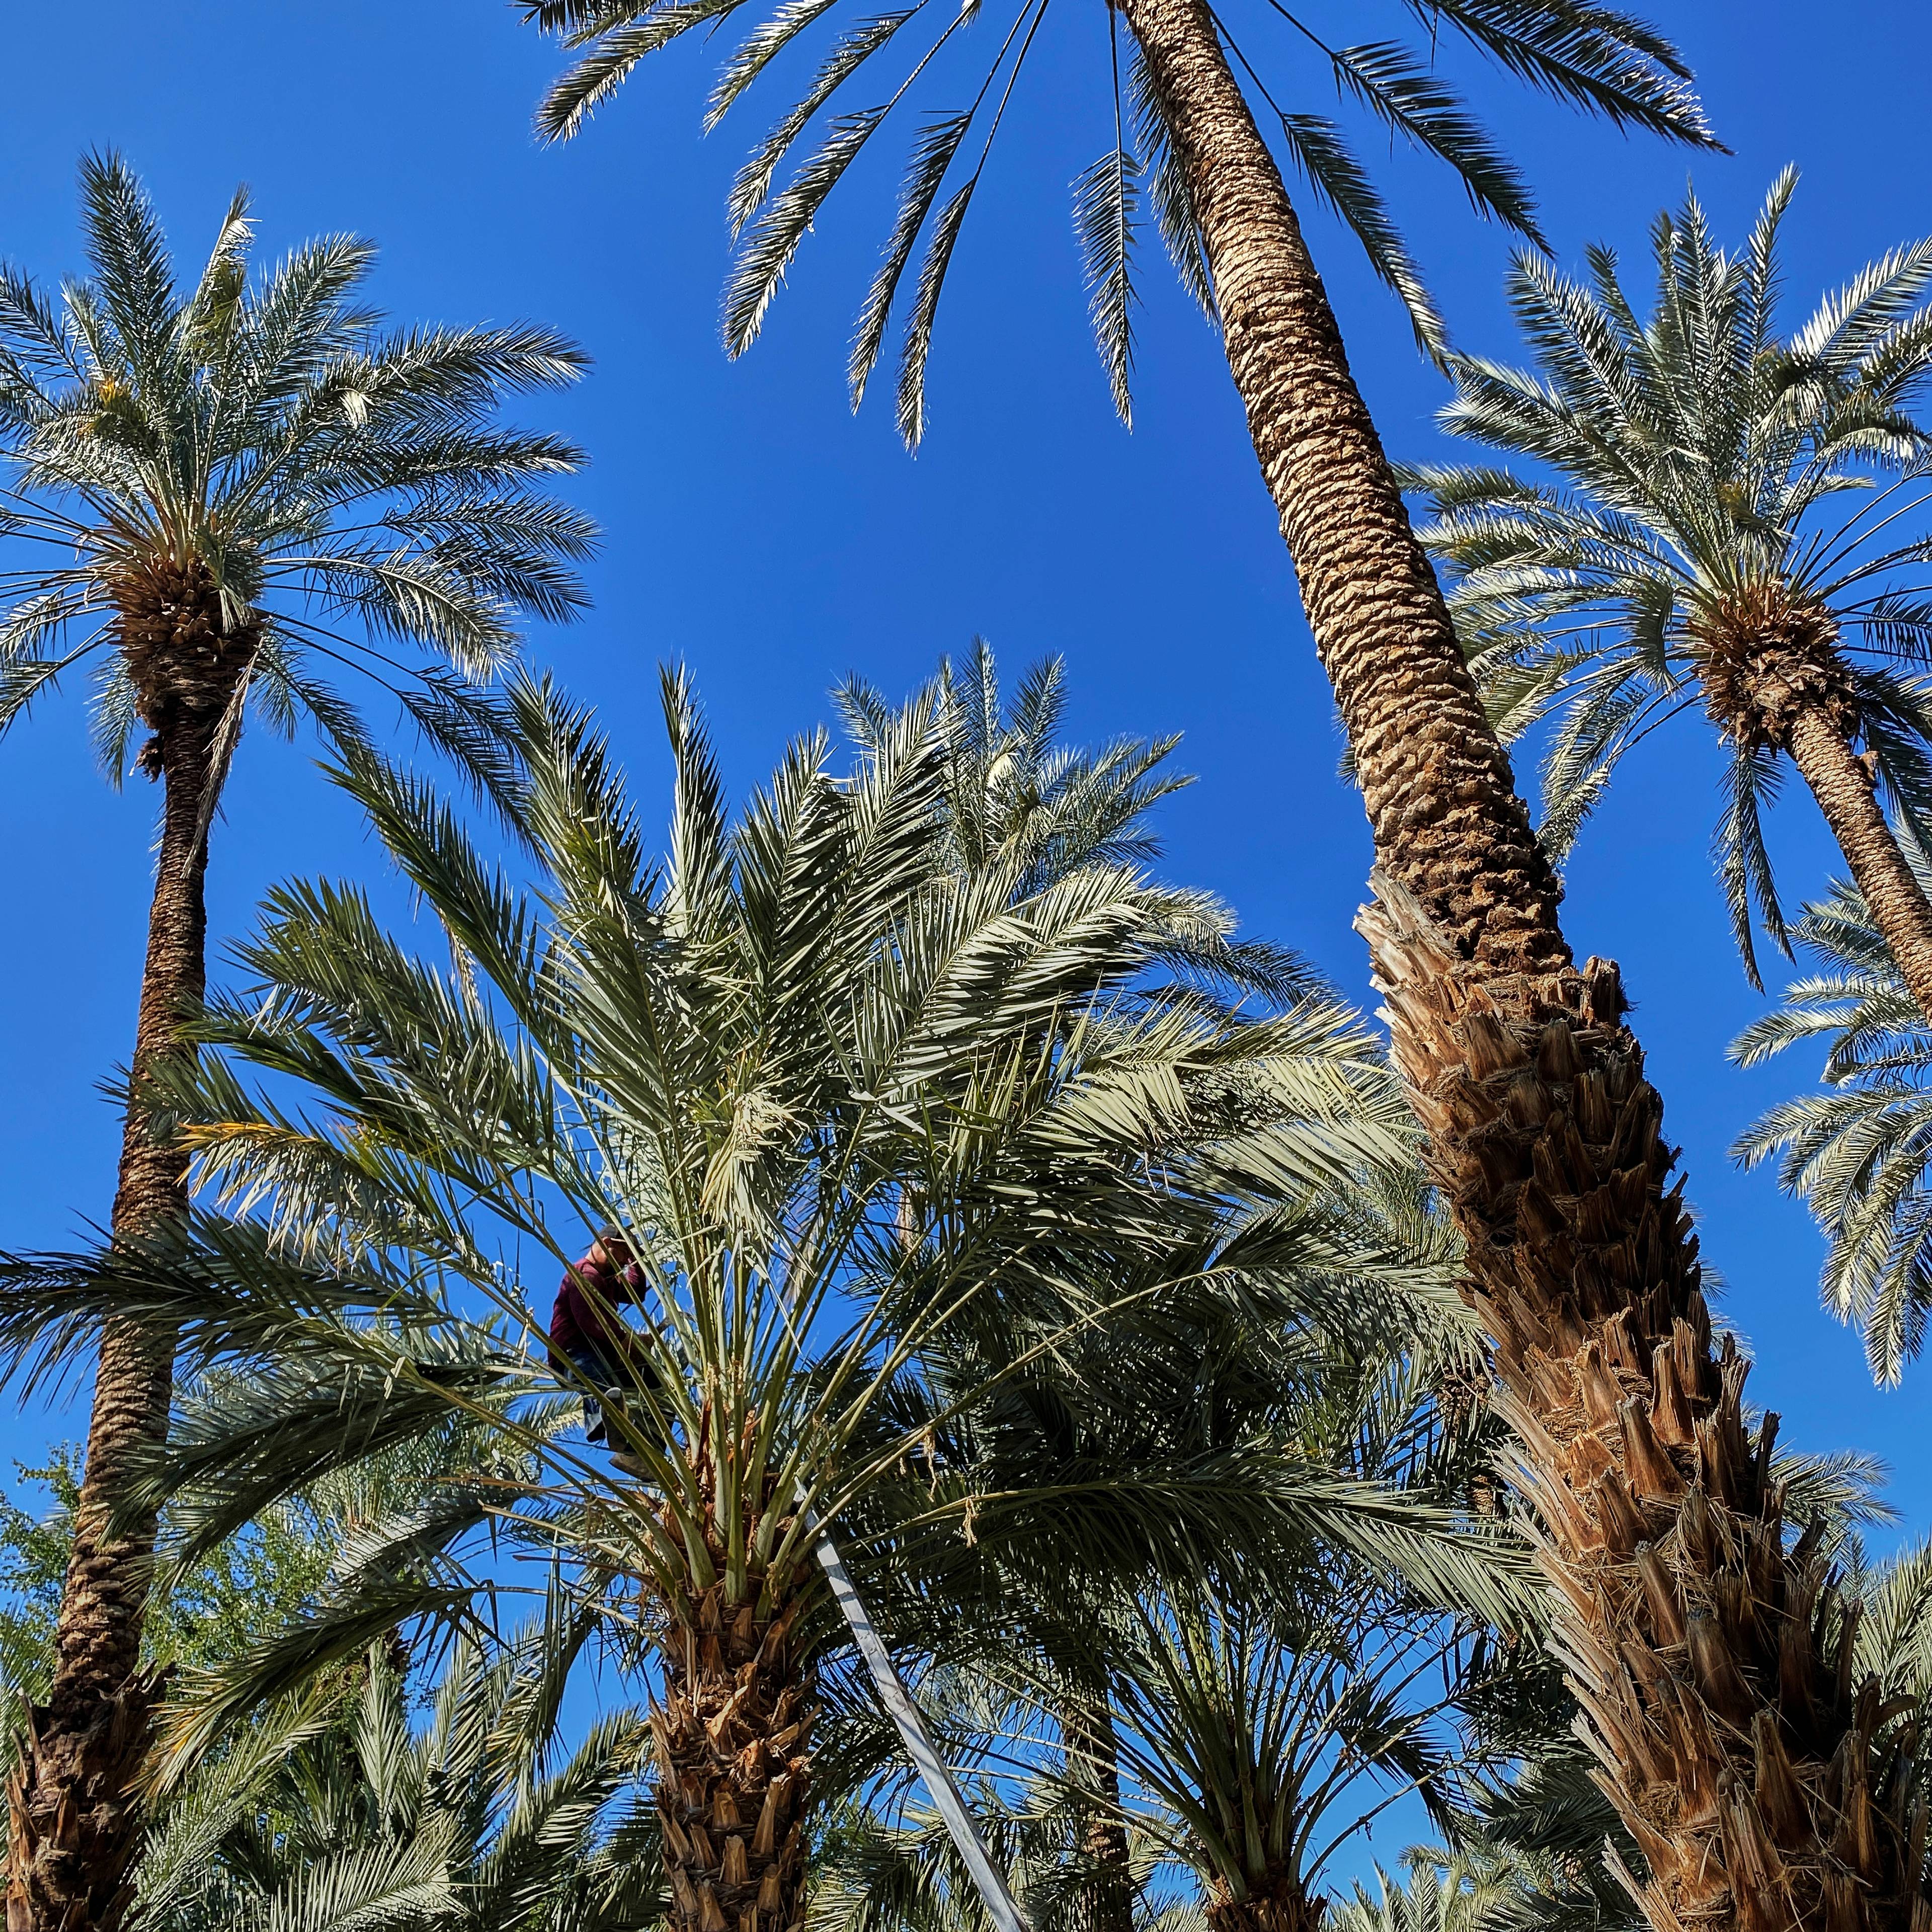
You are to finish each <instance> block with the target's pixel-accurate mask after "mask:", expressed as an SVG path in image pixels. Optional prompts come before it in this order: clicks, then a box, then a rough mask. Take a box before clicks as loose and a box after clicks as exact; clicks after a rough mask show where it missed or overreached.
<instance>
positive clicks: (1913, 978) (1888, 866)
mask: <svg viewBox="0 0 1932 1932" xmlns="http://www.w3.org/2000/svg"><path fill="white" fill-rule="evenodd" d="M1791 761H1792V763H1793V764H1795V765H1796V766H1797V767H1798V769H1799V772H1800V773H1801V774H1802V776H1803V778H1804V780H1805V783H1806V784H1808V785H1809V786H1810V787H1811V796H1813V797H1814V798H1815V799H1817V801H1818V809H1819V810H1820V811H1821V812H1822V813H1823V814H1824V818H1825V823H1826V825H1827V826H1829V827H1830V828H1831V832H1832V837H1833V838H1835V839H1836V840H1837V841H1838V850H1840V851H1841V852H1842V853H1843V854H1844V855H1845V862H1846V865H1849V866H1850V868H1852V877H1853V879H1855V880H1856V881H1857V882H1858V890H1859V891H1860V892H1861V893H1863V894H1864V901H1865V904H1866V907H1867V909H1868V910H1870V913H1871V916H1872V921H1873V924H1874V925H1876V926H1877V928H1878V929H1879V932H1880V934H1881V935H1882V936H1883V938H1884V940H1885V947H1886V950H1888V952H1890V953H1891V956H1892V959H1893V961H1894V963H1895V964H1896V965H1897V968H1898V970H1899V972H1900V974H1901V975H1902V976H1903V978H1904V980H1905V983H1906V986H1907V987H1908V988H1909V989H1910V991H1911V994H1912V998H1913V999H1915V1001H1918V1009H1919V1011H1920V1012H1921V1013H1924V1016H1925V1017H1926V1018H1927V1020H1932V904H1928V903H1927V900H1926V897H1925V892H1924V888H1923V887H1922V886H1921V885H1920V884H1919V883H1918V878H1917V877H1916V876H1915V874H1914V873H1913V871H1912V868H1911V866H1910V865H1908V864H1907V863H1906V858H1905V854H1904V853H1903V852H1902V851H1900V850H1899V845H1898V840H1897V836H1896V835H1894V832H1893V831H1892V829H1891V826H1889V825H1888V823H1886V822H1885V813H1884V811H1883V810H1882V808H1880V806H1879V802H1878V791H1877V787H1876V785H1875V784H1873V779H1872V774H1871V772H1870V770H1869V769H1867V766H1866V765H1865V763H1864V760H1863V759H1862V758H1861V757H1858V754H1856V753H1855V751H1853V750H1852V747H1851V742H1850V740H1849V739H1848V738H1847V737H1846V734H1845V732H1844V730H1843V727H1841V725H1840V724H1839V723H1838V720H1837V719H1836V718H1834V717H1833V716H1832V715H1831V714H1830V713H1829V712H1823V711H1809V710H1808V711H1805V712H1800V713H1799V715H1798V716H1797V717H1796V718H1793V720H1792V724H1791Z"/></svg>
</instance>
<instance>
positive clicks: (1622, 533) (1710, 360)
mask: <svg viewBox="0 0 1932 1932" xmlns="http://www.w3.org/2000/svg"><path fill="white" fill-rule="evenodd" d="M1796 184H1797V177H1796V175H1795V174H1794V173H1793V172H1791V171H1790V170H1789V169H1787V171H1786V172H1784V174H1782V175H1780V176H1779V178H1778V180H1777V181H1776V182H1775V184H1773V186H1772V190H1771V193H1770V195H1769V197H1768V199H1766V202H1765V204H1764V207H1763V211H1762V212H1761V213H1760V215H1759V217H1758V219H1757V225H1756V226H1755V227H1754V229H1753V230H1752V233H1751V239H1750V240H1749V242H1748V243H1747V244H1746V245H1745V248H1744V249H1743V250H1742V252H1740V253H1739V254H1736V255H1731V254H1727V253H1726V252H1725V251H1724V250H1723V249H1721V248H1719V247H1718V244H1717V242H1716V239H1715V237H1714V236H1712V233H1711V229H1710V225H1709V222H1708V221H1707V220H1706V217H1705V214H1704V211H1703V208H1701V207H1700V205H1698V202H1697V198H1696V197H1695V196H1691V197H1690V198H1688V199H1687V200H1686V201H1685V205H1684V207H1683V209H1682V212H1681V213H1679V214H1676V215H1674V216H1673V215H1661V216H1660V217H1658V220H1657V222H1656V223H1655V226H1654V228H1653V229H1652V248H1653V250H1654V252H1655V257H1656V270H1657V295H1656V299H1655V302H1654V304H1653V306H1652V309H1651V311H1650V314H1649V317H1647V318H1645V319H1643V320H1640V319H1639V318H1638V317H1637V313H1636V311H1635V309H1634V307H1633V305H1632V304H1631V301H1630V299H1629V298H1628V296H1626V294H1625V292H1624V290H1623V287H1622V284H1621V283H1620V282H1619V279H1618V274H1617V266H1616V262H1615V260H1613V257H1611V256H1610V254H1609V252H1608V251H1606V250H1603V249H1598V250H1595V251H1592V255H1591V258H1590V260H1591V272H1590V278H1589V281H1588V282H1587V283H1585V282H1582V281H1575V280H1573V279H1571V278H1569V277H1568V276H1565V275H1560V274H1559V273H1558V272H1557V271H1556V270H1555V269H1553V268H1552V267H1551V266H1550V264H1549V263H1547V262H1544V261H1542V260H1538V259H1536V258H1535V257H1531V256H1528V255H1523V256H1520V257H1518V259H1517V263H1516V266H1515V269H1514V272H1512V274H1511V278H1510V299H1511V306H1512V307H1513V308H1514V311H1515V313H1516V315H1517V320H1518V322H1519V323H1520V326H1521V327H1522V329H1523V333H1524V335H1525V336H1526V338H1527V339H1528V341H1529V344H1530V346H1531V348H1532V351H1533V352H1534V358H1535V360H1534V363H1533V366H1532V367H1531V368H1528V369H1516V368H1508V367H1505V366H1504V365H1501V364H1499V363H1496V362H1487V361H1484V360H1481V359H1477V358H1474V357H1465V356H1457V357H1454V358H1452V359H1451V364H1450V367H1451V371H1452V373H1453V374H1454V379H1455V383H1456V395H1455V398H1454V401H1452V402H1451V403H1450V404H1448V406H1447V407H1446V408H1445V410H1444V411H1443V412H1442V422H1443V424H1444V425H1445V427H1446V428H1448V429H1450V430H1451V431H1454V432H1455V433H1456V434H1458V435H1460V436H1463V437H1468V438H1469V440H1471V441H1472V442H1475V443H1480V444H1481V445H1483V446H1484V447H1486V448H1487V449H1492V450H1495V451H1497V452H1501V454H1502V455H1503V456H1505V458H1525V459H1527V460H1530V461H1531V462H1533V463H1537V464H1538V465H1541V466H1544V467H1546V468H1547V469H1548V470H1550V471H1552V472H1554V475H1555V481H1553V482H1543V481H1538V480H1535V479H1532V478H1523V477H1520V476H1518V475H1516V474H1515V473H1514V472H1511V471H1509V470H1507V469H1495V468H1487V467H1486V468H1470V467H1463V466H1454V467H1444V468H1436V469H1426V470H1421V471H1418V472H1416V475H1415V480H1416V481H1417V483H1418V485H1419V487H1421V490H1422V491H1423V492H1424V494H1425V495H1426V496H1427V500H1428V501H1429V503H1430V508H1431V509H1432V511H1433V521H1432V522H1431V523H1430V524H1429V525H1428V526H1427V527H1426V528H1425V529H1424V530H1423V532H1422V537H1423V541H1424V542H1425V543H1426V544H1428V545H1429V547H1430V549H1431V550H1433V552H1434V553H1435V554H1436V556H1437V557H1438V558H1439V559H1442V561H1443V562H1446V563H1447V564H1448V565H1450V566H1451V569H1452V571H1454V581H1453V583H1452V584H1451V589H1450V593H1449V598H1450V605H1451V609H1452V610H1454V612H1455V613H1456V614H1457V616H1458V618H1459V619H1460V620H1461V621H1462V622H1463V625H1464V627H1465V631H1466V640H1467V644H1468V647H1469V649H1470V650H1471V652H1472V653H1473V655H1474V661H1475V671H1476V678H1477V682H1478V684H1479V685H1481V687H1482V688H1483V689H1484V693H1485V694H1486V695H1487V697H1488V698H1489V700H1490V705H1491V707H1492V709H1493V711H1494V712H1496V715H1497V718H1498V721H1499V724H1500V726H1501V727H1502V731H1503V733H1504V735H1505V737H1506V738H1514V737H1516V736H1519V735H1520V734H1521V733H1523V732H1525V731H1526V730H1529V729H1530V728H1531V727H1532V726H1534V725H1535V724H1537V723H1538V722H1539V721H1541V719H1543V718H1545V717H1547V716H1548V715H1550V714H1551V713H1552V712H1556V713H1557V714H1559V719H1560V721H1559V724H1558V726H1557V728H1556V730H1555V732H1554V733H1553V736H1552V738H1551V740H1550V748H1549V751H1548V752H1547V755H1546V757H1545V759H1544V772H1543V790H1544V826H1543V836H1544V842H1545V844H1547V845H1549V846H1550V847H1551V848H1552V850H1555V851H1558V852H1561V851H1562V850H1563V849H1565V847H1567V846H1568V844H1569V843H1570V841H1571V840H1572V839H1573V838H1574V837H1575V835H1576V833H1577V829H1578V827H1579V826H1580V825H1581V824H1582V823H1583V820H1584V819H1585V817H1587V815H1588V814H1589V812H1590V811H1592V808H1594V807H1595V805H1596V803H1597V802H1598V799H1600V798H1601V796H1603V794H1604V790H1605V788H1606V787H1607V786H1608V784H1610V779H1611V777H1612V775H1613V773H1614V772H1615V771H1616V767H1617V766H1618V764H1619V761H1620V760H1622V757H1623V756H1624V754H1625V753H1626V752H1627V751H1629V750H1630V749H1631V747H1632V746H1634V745H1637V744H1639V743H1641V742H1643V740H1644V739H1646V738H1647V737H1649V736H1650V735H1651V733H1652V732H1653V731H1655V730H1657V729H1658V727H1661V726H1662V725H1664V724H1667V722H1669V721H1670V720H1671V719H1672V718H1676V717H1679V716H1680V715H1683V714H1685V713H1686V712H1690V711H1692V710H1693V709H1702V711H1703V713H1704V715H1705V717H1706V719H1708V721H1709V722H1710V723H1711V724H1712V725H1714V726H1715V727H1716V729H1717V731H1718V735H1719V736H1720V737H1721V739H1722V740H1723V741H1724V744H1725V745H1726V747H1727V749H1728V751H1729V754H1730V763H1729V765H1728V766H1727V770H1726V772H1725V778H1724V810H1723V813H1722V815H1721V818H1720V820H1719V823H1718V835H1717V839H1716V842H1715V851H1716V855H1717V859H1718V871H1719V874H1720V876H1721V877H1722V879H1723V880H1724V888H1725V895H1726V897H1727V899H1728V900H1729V901H1730V910H1731V919H1732V925H1733V929H1734V931H1735V932H1736V935H1737V941H1738V945H1739V950H1741V952H1742V954H1743V956H1744V960H1745V970H1746V971H1747V972H1748V973H1749V974H1750V975H1751V981H1752V983H1753V984H1754V985H1757V984H1758V983H1759V981H1758V976H1757V962H1756V959H1755V957H1754V951H1753V947H1752V926H1753V912H1754V909H1755V911H1756V913H1757V916H1758V917H1759V918H1760V919H1762V920H1763V923H1764V926H1765V928H1766V931H1767V932H1769V934H1770V935H1771V937H1772V939H1773V940H1774V941H1776V942H1777V943H1778V945H1779V946H1781V947H1785V948H1787V950H1788V947H1789V937H1788V935H1787V930H1786V926H1785V921H1784V915H1783V913H1782V911H1781V909H1780V907H1779V904H1778V895H1777V892H1776V890H1775V887H1774V885H1773V883H1772V867H1771V862H1770V859H1769V854H1768V853H1767V851H1766V846H1765V841H1764V831H1763V808H1764V806H1765V805H1766V804H1768V803H1769V802H1770V801H1771V800H1772V799H1773V798H1775V796H1776V795H1777V792H1778V780H1779V778H1780V775H1781V772H1782V771H1783V769H1784V760H1786V759H1787V758H1788V759H1789V760H1790V762H1791V763H1792V764H1793V765H1795V766H1796V767H1797V769H1798V772H1799V776H1800V777H1802V778H1803V779H1804V781H1805V784H1806V785H1807V786H1808V787H1809V788H1810V790H1811V794H1812V796H1813V797H1814V798H1815V799H1817V802H1818V807H1819V809H1820V811H1822V812H1823V814H1824V816H1825V820H1826V824H1827V825H1828V826H1829V827H1830V828H1831V831H1832V836H1833V837H1834V838H1835V839H1836V840H1837V841H1838V847H1839V849H1840V850H1841V851H1842V852H1843V854H1844V856H1845V859H1846V862H1847V863H1848V864H1849V865H1850V867H1851V868H1852V876H1853V877H1854V878H1855V879H1856V880H1857V881H1858V885H1859V887H1860V889H1861V891H1862V892H1864V896H1865V901H1866V903H1867V905H1869V906H1870V907H1872V909H1873V913H1874V916H1876V918H1877V919H1878V921H1879V926H1880V929H1881V930H1882V932H1884V934H1885V938H1886V940H1887V942H1888V944H1890V946H1891V949H1892V952H1893V954H1894V957H1895V958H1896V959H1897V960H1898V962H1899V964H1900V968H1902V970H1903V972H1904V974H1905V977H1906V983H1907V984H1909V986H1911V987H1912V989H1913V992H1914V996H1915V998H1917V1000H1918V1003H1919V1006H1920V1008H1921V1011H1923V1012H1925V1013H1932V903H1928V901H1927V898H1926V896H1925V893H1924V888H1923V886H1921V883H1920V882H1919V880H1918V879H1917V878H1916V877H1915V876H1914V874H1913V872H1912V868H1911V866H1910V865H1909V863H1908V862H1906V857H1905V856H1904V853H1903V852H1902V850H1900V844H1899V841H1898V840H1897V838H1896V837H1895V836H1894V833H1893V831H1892V828H1891V826H1890V824H1889V823H1888V822H1887V820H1886V817H1885V811H1884V809H1883V805H1882V800H1883V799H1885V797H1887V796H1889V798H1890V799H1891V802H1892V805H1893V807H1894V811H1896V812H1897V814H1898V815H1899V816H1900V817H1903V819H1904V820H1906V822H1907V823H1909V824H1910V825H1912V826H1913V827H1914V828H1915V830H1918V831H1919V832H1923V830H1924V827H1925V826H1926V823H1927V811H1928V809H1932V756H1928V753H1927V742H1926V741H1927V732H1928V730H1929V729H1932V714H1928V712H1927V701H1926V695H1925V692H1924V688H1923V677H1922V672H1923V669H1924V665H1925V664H1926V663H1927V661H1928V658H1932V580H1928V575H1927V568H1926V565H1927V558H1928V557H1932V548H1928V538H1927V534H1926V532H1925V531H1924V529H1915V528H1914V523H1915V520H1916V518H1917V513H1918V512H1921V511H1923V509H1924V506H1925V503H1926V500H1927V497H1926V493H1925V490H1924V483H1923V474H1924V462H1925V460H1926V458H1927V456H1928V455H1932V438H1928V437H1927V435H1926V434H1925V432H1924V430H1922V429H1921V428H1920V427H1919V425H1918V423H1917V422H1916V421H1915V419H1913V417H1912V415H1911V413H1910V412H1911V410H1912V406H1913V405H1914V404H1915V402H1916V401H1917V400H1918V397H1919V395H1920V393H1921V391H1922V389H1923V388H1924V383H1925V380H1926V377H1927V373H1928V371H1932V313H1928V311H1927V309H1926V308H1925V307H1924V297H1925V295H1926V293H1927V289H1928V287H1932V242H1915V243H1913V244H1912V245H1910V246H1909V247H1906V248H1900V249H1897V250H1895V251H1893V252H1892V253H1891V254H1889V255H1887V256H1885V257H1883V258H1882V260H1879V261H1876V262H1874V263H1872V264H1870V266H1868V267H1867V268H1865V269H1862V270H1861V271H1860V272H1859V273H1858V275H1855V276H1854V277H1853V278H1852V280H1851V281H1850V282H1849V283H1848V284H1846V286H1845V287H1843V289H1841V290H1837V291H1835V293H1832V294H1831V295H1829V296H1826V298H1825V299H1824V300H1823V302H1821V303H1820V305H1818V307H1817V309H1816V310H1814V311H1813V313H1812V314H1811V315H1810V316H1809V317H1807V318H1806V319H1805V320H1804V321H1803V322H1802V323H1800V324H1799V326H1798V327H1797V328H1796V329H1795V330H1794V331H1793V332H1792V333H1791V334H1790V335H1783V334H1781V333H1780V332H1779V329H1778V314H1777V308H1778V290H1779V284H1780V279H1781V264H1780V259H1779V257H1780V233H1781V226H1782V223H1783V221H1784V217H1785V214H1786V212H1787V209H1788V208H1790V202H1791V197H1792V194H1793V190H1794V189H1795V188H1796ZM1848 502H1849V503H1851V504H1852V505H1854V506H1855V507H1853V508H1850V509H1849V510H1848V509H1846V507H1845V505H1846V504H1847V503H1848ZM1861 746H1862V749H1861V748H1860V747H1861Z"/></svg>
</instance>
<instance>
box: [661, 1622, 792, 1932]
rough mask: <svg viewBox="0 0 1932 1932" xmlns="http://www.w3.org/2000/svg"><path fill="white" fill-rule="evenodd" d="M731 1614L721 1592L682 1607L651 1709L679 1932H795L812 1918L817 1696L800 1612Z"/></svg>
mask: <svg viewBox="0 0 1932 1932" xmlns="http://www.w3.org/2000/svg"><path fill="white" fill-rule="evenodd" d="M796 1607H797V1606H796V1601H794V1603H793V1605H792V1607H791V1608H790V1610H787V1611H785V1612H782V1613H780V1614H779V1615H778V1616H775V1617H770V1618H766V1619H758V1618H757V1617H756V1616H754V1614H753V1612H752V1610H751V1606H750V1605H748V1604H745V1605H742V1606H740V1607H739V1608H738V1609H737V1610H736V1611H733V1610H730V1607H728V1606H727V1604H726V1603H725V1601H724V1586H723V1585H722V1584H721V1583H720V1584H716V1585H714V1586H712V1588H711V1589H709V1590H708V1591H706V1592H705V1593H704V1594H703V1595H702V1596H701V1597H699V1598H694V1599H691V1598H687V1599H686V1601H685V1602H684V1603H682V1604H679V1606H677V1607H676V1622H675V1623H674V1625H673V1631H674V1633H675V1634H674V1636H673V1639H672V1640H671V1641H670V1643H669V1644H668V1645H667V1649H666V1657H665V1678H666V1683H665V1690H664V1705H663V1707H662V1709H660V1710H658V1711H655V1712H652V1717H651V1730H652V1734H653V1736H655V1739H656V1743H657V1755H658V1817H659V1819H660V1820H661V1823H662V1824H663V1826H664V1872H665V1876H666V1877H667V1879H669V1881H670V1892H671V1903H670V1917H671V1921H672V1923H673V1924H674V1925H676V1927H679V1932H727V1928H729V1932H793V1928H794V1927H797V1926H799V1925H800V1924H802V1922H803V1921H804V1918H805V1846H804V1823H803V1821H804V1814H805V1799H806V1796H807V1794H808V1791H809V1790H810V1788H811V1759H810V1756H809V1753H808V1739H809V1733H810V1729H811V1715H812V1703H813V1700H812V1696H811V1682H810V1680H809V1677H808V1675H807V1674H805V1673H801V1672H800V1671H799V1670H798V1669H797V1668H796V1664H795V1661H794V1659H793V1653H792V1648H791V1627H792V1623H793V1616H794V1614H795V1612H796Z"/></svg>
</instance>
